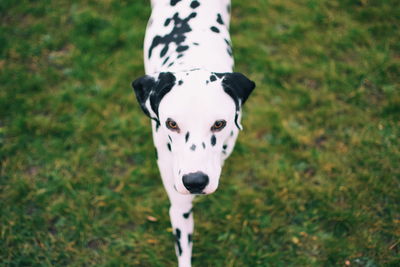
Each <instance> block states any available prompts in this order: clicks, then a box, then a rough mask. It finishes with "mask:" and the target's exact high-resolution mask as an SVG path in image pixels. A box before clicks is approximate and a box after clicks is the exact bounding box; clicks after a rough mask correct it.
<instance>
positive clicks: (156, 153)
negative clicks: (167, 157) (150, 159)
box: [154, 148, 158, 159]
mask: <svg viewBox="0 0 400 267" xmlns="http://www.w3.org/2000/svg"><path fill="white" fill-rule="evenodd" d="M154 152H155V153H154V154H155V155H156V159H158V152H157V148H154Z"/></svg>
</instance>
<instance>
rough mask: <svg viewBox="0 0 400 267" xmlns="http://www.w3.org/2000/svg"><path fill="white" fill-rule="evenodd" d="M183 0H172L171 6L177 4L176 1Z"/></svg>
mask: <svg viewBox="0 0 400 267" xmlns="http://www.w3.org/2000/svg"><path fill="white" fill-rule="evenodd" d="M180 1H181V0H171V2H170V4H171V6H175V5H176V3H178V2H180Z"/></svg>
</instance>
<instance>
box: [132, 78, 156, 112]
mask: <svg viewBox="0 0 400 267" xmlns="http://www.w3.org/2000/svg"><path fill="white" fill-rule="evenodd" d="M155 84H156V81H155V79H154V78H153V77H151V76H149V75H144V76H142V77H140V78H137V79H136V80H134V81H133V82H132V87H133V90H134V91H135V94H136V99H137V101H138V102H139V104H140V107H141V108H142V110H143V112H144V113H145V114H146V115H147V116H149V117H151V115H150V112H149V110H148V108H147V107H146V101H147V99H149V96H150V92H151V91H152V90H153V88H154V85H155Z"/></svg>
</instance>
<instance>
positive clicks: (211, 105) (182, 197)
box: [144, 0, 240, 267]
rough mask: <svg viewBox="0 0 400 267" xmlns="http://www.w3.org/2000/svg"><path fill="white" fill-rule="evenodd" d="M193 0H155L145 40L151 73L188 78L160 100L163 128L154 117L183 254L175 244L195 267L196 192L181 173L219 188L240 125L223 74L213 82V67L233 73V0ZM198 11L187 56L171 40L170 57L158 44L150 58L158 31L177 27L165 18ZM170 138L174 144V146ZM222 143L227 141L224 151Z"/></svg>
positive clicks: (182, 262) (183, 262) (182, 264)
mask: <svg viewBox="0 0 400 267" xmlns="http://www.w3.org/2000/svg"><path fill="white" fill-rule="evenodd" d="M191 2H192V1H191V0H181V1H179V2H177V3H176V5H175V6H171V4H170V3H171V1H170V0H152V14H151V17H150V20H149V23H148V26H147V31H146V37H145V42H144V59H145V60H144V61H145V69H146V74H148V75H151V76H152V77H154V78H155V79H157V76H158V73H160V72H167V71H168V72H173V73H174V75H175V77H176V82H178V81H182V82H183V83H182V85H175V86H174V87H173V89H172V90H171V91H170V92H169V93H167V94H166V95H165V96H164V98H163V99H162V100H161V103H160V106H159V110H158V113H159V116H158V119H159V122H160V126H159V128H158V129H156V128H157V123H156V122H154V121H152V128H153V139H154V144H155V146H156V149H157V152H158V160H157V163H158V167H159V169H160V173H161V177H162V181H163V184H164V187H165V189H166V191H167V193H168V197H169V199H170V202H171V207H170V217H171V224H172V227H173V229H174V234H175V235H177V229H179V232H180V238H179V246H180V247H181V251H182V253H181V255H179V251H178V250H179V248H178V245H176V252H177V256H178V261H179V267H190V266H191V254H192V242H189V239H188V237H189V234H190V235H191V234H192V233H193V227H194V226H193V225H194V222H193V213H190V215H189V216H188V218H185V217H184V216H183V215H184V214H187V213H188V212H189V211H190V210H191V209H192V200H193V198H194V195H191V194H190V193H189V191H188V190H187V189H186V188H185V186H184V185H183V182H182V176H183V175H185V174H188V173H193V172H197V171H201V172H203V173H205V174H207V175H208V176H209V179H210V180H209V184H208V185H207V187H206V188H205V189H204V191H203V192H204V193H205V194H209V193H212V192H214V191H215V190H216V189H217V187H218V184H219V177H220V174H221V168H222V165H223V162H224V160H225V159H226V158H227V157H228V156H229V154H230V153H231V152H232V149H233V146H234V143H235V140H236V137H237V135H238V128H237V127H236V125H235V122H234V119H235V114H236V110H235V103H234V101H233V100H232V98H231V97H230V96H229V95H228V94H227V93H225V92H224V90H223V88H222V84H221V82H222V79H221V78H218V79H217V81H214V82H210V81H209V79H210V75H211V74H212V72H232V68H233V58H232V57H231V56H230V55H229V53H227V41H226V40H228V41H229V42H230V37H229V32H228V27H229V26H228V25H229V13H228V8H227V7H228V5H230V1H228V0H199V3H200V6H198V7H197V8H195V9H193V8H191V7H190V4H191ZM193 12H196V17H194V18H193V19H190V21H189V25H190V28H191V31H190V32H188V33H186V34H185V38H186V39H185V41H184V42H183V43H182V44H181V45H188V46H189V49H188V50H186V51H185V52H184V53H183V56H181V57H180V58H178V56H179V54H180V53H179V52H177V51H176V48H177V45H176V44H175V43H170V45H169V48H168V52H167V53H166V54H165V56H163V57H160V53H161V51H162V49H163V47H164V46H163V45H158V46H155V47H153V49H152V55H151V57H150V58H149V49H150V47H151V46H152V42H153V39H154V38H155V36H157V35H159V36H165V35H166V34H168V33H170V32H171V30H172V28H173V27H174V24H173V23H170V24H169V25H168V26H166V27H165V26H164V24H165V21H166V20H167V19H168V18H171V17H172V16H174V14H175V13H178V15H179V17H180V18H187V17H188V16H189V15H190V14H191V13H193ZM218 13H219V14H220V15H221V17H222V20H223V23H224V24H223V25H222V24H218V23H216V18H217V14H218ZM212 26H217V27H218V29H219V33H215V32H213V31H211V30H210V27H212ZM224 39H226V40H224ZM193 43H198V44H199V45H194V44H193ZM167 57H169V58H170V60H169V61H168V64H164V65H163V62H164V61H165V58H167ZM170 62H174V63H173V65H172V66H168V65H169V64H170ZM192 69H196V70H192ZM207 81H209V82H207ZM146 106H147V107H148V110H149V112H150V113H151V116H152V117H157V116H156V114H155V113H154V111H152V110H151V107H150V103H149V102H147V104H146ZM168 118H172V119H174V120H175V121H176V122H177V124H178V125H179V128H180V132H179V133H177V132H173V131H171V130H170V129H168V128H167V127H166V126H165V122H166V120H167V119H168ZM221 119H224V120H225V121H226V122H227V125H226V127H225V128H224V129H223V130H221V131H220V132H215V133H213V132H211V131H210V128H211V126H212V125H213V124H214V122H215V121H216V120H221ZM238 123H240V114H239V120H238ZM187 132H189V133H190V137H189V140H188V142H186V140H185V134H186V133H187ZM213 134H214V135H215V136H216V140H217V143H216V144H215V145H214V146H212V145H211V143H210V140H211V137H212V135H213ZM171 140H172V141H171ZM167 143H170V144H171V151H169V149H168V147H167ZM203 143H204V144H205V148H204V147H203ZM193 145H195V146H196V149H195V150H194V151H193V150H192V149H191V147H192V146H193ZM223 145H227V149H226V150H225V151H224V152H223Z"/></svg>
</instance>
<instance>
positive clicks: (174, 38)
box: [144, 0, 233, 74]
mask: <svg viewBox="0 0 400 267" xmlns="http://www.w3.org/2000/svg"><path fill="white" fill-rule="evenodd" d="M229 11H230V1H229V0H203V1H201V2H199V1H192V0H153V1H152V15H151V17H150V19H149V22H148V26H147V31H146V37H145V42H144V59H145V60H144V61H145V69H146V73H147V74H152V73H158V72H162V71H172V72H178V71H184V70H190V69H194V68H201V69H205V70H212V71H216V72H231V71H232V69H233V57H232V48H231V41H230V37H229V32H228V30H229V16H230V14H229Z"/></svg>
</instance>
